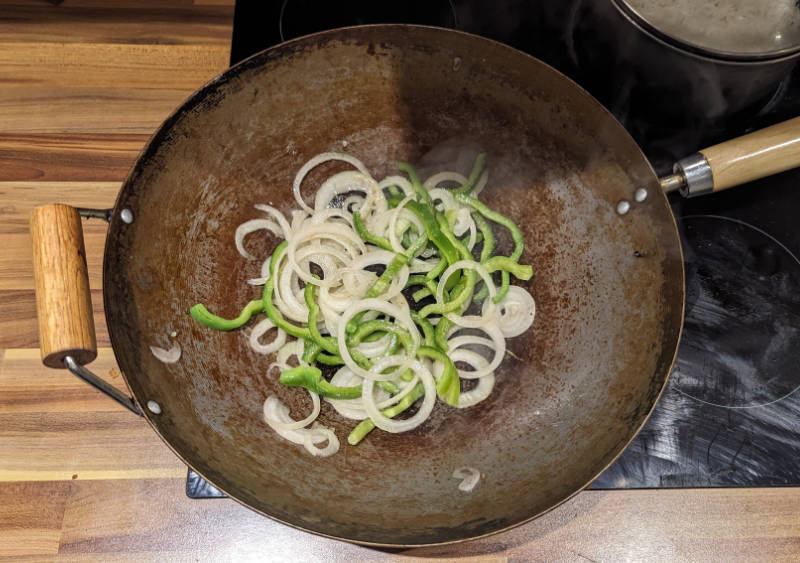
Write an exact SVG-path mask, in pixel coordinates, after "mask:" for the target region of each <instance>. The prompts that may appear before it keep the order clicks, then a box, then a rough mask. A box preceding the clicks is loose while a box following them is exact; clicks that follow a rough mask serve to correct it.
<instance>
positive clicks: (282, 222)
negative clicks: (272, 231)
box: [253, 203, 292, 239]
mask: <svg viewBox="0 0 800 563" xmlns="http://www.w3.org/2000/svg"><path fill="white" fill-rule="evenodd" d="M253 207H255V208H256V209H258V210H259V211H263V212H264V213H267V214H269V215H272V217H274V218H275V221H276V222H277V223H278V226H280V228H281V231H282V232H283V238H285V239H288V238H289V237H290V236H291V235H292V228H291V227H290V226H289V222H288V221H287V220H286V217H284V216H283V213H281V212H280V211H278V210H277V209H275V208H274V207H272V206H271V205H264V204H263V203H256V204H255V205H254V206H253Z"/></svg>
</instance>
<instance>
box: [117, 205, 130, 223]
mask: <svg viewBox="0 0 800 563" xmlns="http://www.w3.org/2000/svg"><path fill="white" fill-rule="evenodd" d="M119 217H120V219H122V221H123V222H124V223H128V224H129V225H130V224H131V223H133V211H131V210H130V209H128V208H127V207H126V208H125V209H123V210H122V211H121V212H120V214H119Z"/></svg>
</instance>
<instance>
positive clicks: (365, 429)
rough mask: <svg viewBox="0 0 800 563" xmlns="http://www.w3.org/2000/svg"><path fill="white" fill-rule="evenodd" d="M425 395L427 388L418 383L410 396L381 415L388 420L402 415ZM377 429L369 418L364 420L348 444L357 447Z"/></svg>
mask: <svg viewBox="0 0 800 563" xmlns="http://www.w3.org/2000/svg"><path fill="white" fill-rule="evenodd" d="M424 394H425V387H424V386H423V385H422V383H417V384H416V385H415V386H414V389H412V390H411V391H410V392H409V394H408V395H406V396H405V397H403V398H402V399H400V400H399V401H398V402H397V404H396V405H392V406H391V407H387V408H385V409H383V410H382V411H381V414H382V415H383V416H385V417H388V418H393V417H395V416H397V415H398V414H400V413H401V412H403V411H405V410H407V409H408V408H409V407H410V406H411V405H413V404H414V403H415V402H416V401H417V399H419V398H420V397H422V396H423V395H424ZM374 428H375V423H374V422H372V420H371V419H369V418H367V419H365V420H362V421H361V422H360V423H359V424H358V426H356V427H355V428H353V430H352V432H350V434H349V435H348V436H347V443H348V444H350V445H351V446H355V445H356V444H358V443H359V442H360V441H361V440H363V439H364V438H365V437H366V435H367V434H369V433H370V432H372V430H373V429H374Z"/></svg>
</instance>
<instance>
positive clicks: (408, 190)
mask: <svg viewBox="0 0 800 563" xmlns="http://www.w3.org/2000/svg"><path fill="white" fill-rule="evenodd" d="M391 186H397V187H398V188H400V189H401V190H403V193H404V194H405V195H413V194H414V187H413V186H412V185H411V182H409V181H408V178H404V177H403V176H387V177H386V178H384V179H383V180H381V181H380V182H378V187H379V188H381V189H382V190H383V189H386V188H388V187H391Z"/></svg>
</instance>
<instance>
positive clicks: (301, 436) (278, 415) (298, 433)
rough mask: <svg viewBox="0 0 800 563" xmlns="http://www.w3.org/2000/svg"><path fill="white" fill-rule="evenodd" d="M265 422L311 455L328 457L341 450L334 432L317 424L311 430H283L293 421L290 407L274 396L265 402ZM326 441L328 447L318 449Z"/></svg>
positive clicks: (282, 436)
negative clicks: (284, 426) (318, 445)
mask: <svg viewBox="0 0 800 563" xmlns="http://www.w3.org/2000/svg"><path fill="white" fill-rule="evenodd" d="M264 421H265V422H266V423H267V424H268V425H269V426H270V428H272V429H273V430H275V432H276V433H277V434H278V435H279V436H280V437H281V438H284V439H286V440H289V441H290V442H293V443H295V444H300V445H302V446H303V447H305V449H306V450H307V451H308V452H309V453H310V454H311V455H314V456H319V457H326V456H329V455H333V454H334V453H336V452H337V451H338V450H339V440H338V439H337V438H336V434H334V432H333V430H331V429H330V428H326V427H325V426H322V425H321V424H318V423H316V422H315V423H314V424H313V426H312V427H311V428H299V429H296V430H286V429H283V428H281V427H280V425H286V424H289V423H291V422H292V419H291V417H290V416H289V407H287V406H286V405H285V404H283V403H282V402H281V401H280V399H278V398H277V397H275V396H274V395H271V396H269V397H267V400H266V401H264ZM326 440H327V441H328V444H327V446H325V447H324V448H317V447H316V444H321V443H323V442H325V441H326Z"/></svg>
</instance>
